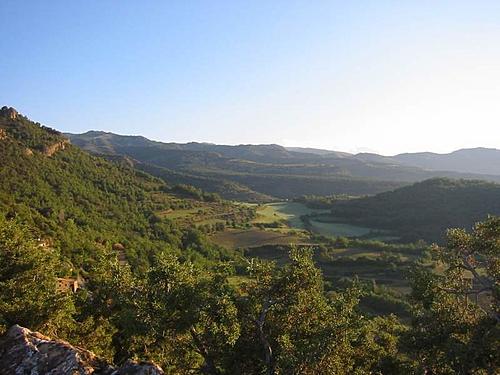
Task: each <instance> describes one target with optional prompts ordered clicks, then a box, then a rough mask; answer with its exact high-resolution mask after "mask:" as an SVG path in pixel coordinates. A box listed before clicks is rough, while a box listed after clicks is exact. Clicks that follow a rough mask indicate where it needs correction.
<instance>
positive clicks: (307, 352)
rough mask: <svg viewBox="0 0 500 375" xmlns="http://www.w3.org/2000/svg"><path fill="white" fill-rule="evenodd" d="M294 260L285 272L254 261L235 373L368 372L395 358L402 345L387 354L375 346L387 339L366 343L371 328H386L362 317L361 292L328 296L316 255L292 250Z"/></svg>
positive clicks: (352, 290) (392, 348)
mask: <svg viewBox="0 0 500 375" xmlns="http://www.w3.org/2000/svg"><path fill="white" fill-rule="evenodd" d="M290 260H291V263H290V264H287V265H285V266H284V267H283V268H281V269H279V268H277V267H276V266H275V265H274V264H272V263H265V262H259V261H254V262H252V264H251V271H252V275H253V277H254V280H253V281H252V282H251V283H249V284H247V286H246V288H245V293H246V294H247V295H248V297H246V298H245V299H244V301H243V302H242V305H243V306H242V308H241V309H242V312H243V317H242V321H243V322H244V323H246V324H245V326H244V328H243V333H242V335H241V336H240V340H239V343H238V346H237V352H236V354H235V356H236V359H235V361H234V364H233V366H234V367H233V369H232V373H249V374H261V373H265V374H269V375H271V374H273V375H274V374H351V373H367V372H370V371H371V370H372V369H376V368H378V367H380V366H381V364H379V362H380V360H381V359H387V357H389V356H392V355H393V354H394V352H395V351H396V349H395V347H396V344H391V346H389V347H388V348H384V349H383V350H382V349H381V346H382V344H378V345H375V344H374V343H375V342H380V340H381V339H379V338H377V340H376V339H375V338H373V339H372V340H368V339H365V340H363V339H362V338H363V337H362V335H366V333H367V331H369V330H370V328H377V329H378V328H380V327H382V325H379V326H378V327H377V326H376V325H369V324H367V321H366V320H365V319H364V318H363V317H362V316H361V315H360V314H359V313H358V311H357V305H358V302H359V297H360V294H361V290H360V289H359V288H358V287H356V286H353V287H352V288H350V289H348V290H346V291H344V292H338V293H333V294H332V295H331V296H329V297H328V296H326V294H325V292H324V290H323V279H322V275H321V272H320V271H319V269H318V268H316V267H315V265H314V263H313V261H312V252H311V251H304V250H298V249H292V251H291V252H290ZM392 323H393V322H388V323H387V325H388V326H390V325H391V324H392ZM391 329H392V332H394V331H396V330H395V329H393V328H391ZM388 332H389V333H388V336H387V337H389V336H390V338H386V339H384V340H385V341H387V342H390V343H394V342H395V341H397V340H396V339H395V338H394V337H393V336H394V334H393V333H391V331H390V330H389V331H388ZM378 334H380V331H379V332H378ZM373 337H375V333H373ZM382 341H383V340H382ZM385 341H384V342H385ZM368 343H369V344H370V345H367V344H368ZM384 345H385V344H384ZM382 351H383V355H382V354H380V352H382ZM365 356H371V357H370V358H371V359H370V361H364V360H363V357H365Z"/></svg>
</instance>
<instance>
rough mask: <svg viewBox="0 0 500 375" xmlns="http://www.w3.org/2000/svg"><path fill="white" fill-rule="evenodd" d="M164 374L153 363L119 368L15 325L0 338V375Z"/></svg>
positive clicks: (134, 364) (84, 351) (132, 363)
mask: <svg viewBox="0 0 500 375" xmlns="http://www.w3.org/2000/svg"><path fill="white" fill-rule="evenodd" d="M17 374H37V375H38V374H39V375H42V374H51V375H56V374H57V375H73V374H79V375H87V374H94V375H132V374H138V375H163V371H162V369H161V368H160V367H158V366H156V365H154V364H151V363H136V362H133V361H129V362H127V363H125V365H123V366H122V367H120V368H116V367H114V366H111V365H109V364H108V363H106V362H105V361H103V360H102V359H100V358H98V357H96V356H95V355H94V354H93V353H92V352H90V351H88V350H85V349H82V348H78V347H74V346H71V345H70V344H68V343H67V342H65V341H62V340H52V339H50V338H49V337H46V336H43V335H42V334H40V333H38V332H32V331H30V330H29V329H27V328H23V327H20V326H18V325H15V326H13V327H11V328H10V329H9V331H8V332H7V333H6V334H5V336H4V337H2V338H0V375H17Z"/></svg>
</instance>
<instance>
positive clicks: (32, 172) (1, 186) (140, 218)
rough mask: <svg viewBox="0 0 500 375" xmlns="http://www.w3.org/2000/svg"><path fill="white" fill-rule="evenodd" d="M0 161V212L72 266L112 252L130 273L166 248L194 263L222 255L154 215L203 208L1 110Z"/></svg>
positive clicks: (140, 174) (53, 132) (147, 177)
mask: <svg viewBox="0 0 500 375" xmlns="http://www.w3.org/2000/svg"><path fill="white" fill-rule="evenodd" d="M0 159H1V160H2V167H1V169H0V214H1V215H3V216H6V217H7V218H16V219H17V220H18V221H20V222H23V223H25V224H26V225H28V226H30V227H32V228H33V229H34V230H35V231H36V232H37V236H38V237H39V238H40V241H41V243H43V244H45V245H47V246H53V247H55V248H58V249H60V250H61V251H62V254H63V256H64V257H66V258H67V259H68V260H70V261H71V262H72V263H73V265H74V266H75V267H77V268H78V267H81V266H82V265H84V264H85V263H86V262H87V261H88V260H89V259H92V258H94V257H95V256H96V254H97V253H99V252H100V251H101V250H102V249H111V248H113V247H114V248H115V249H119V250H120V251H121V252H123V253H124V255H125V256H126V258H127V260H128V261H129V262H130V263H131V264H132V265H133V266H134V268H143V267H145V266H146V265H147V264H148V262H149V260H150V259H151V257H152V256H153V254H155V253H157V252H161V251H165V250H168V251H170V252H173V253H176V254H180V253H179V252H180V251H181V249H183V252H182V254H183V256H185V257H188V258H189V257H193V259H194V258H197V259H198V258H213V259H220V257H221V256H222V255H221V253H220V252H221V251H222V250H221V249H218V248H216V247H214V246H211V245H209V244H206V246H204V250H203V252H204V254H202V253H201V252H199V251H198V250H197V249H199V248H200V241H204V240H203V239H202V237H199V236H197V235H192V234H191V235H190V234H189V231H187V230H184V229H183V230H181V228H180V227H179V225H178V224H176V223H174V222H173V221H171V220H169V219H166V218H162V216H161V215H159V213H161V212H165V211H175V210H176V209H186V208H194V207H197V206H200V205H202V203H200V202H197V201H196V200H195V199H187V198H183V197H179V196H175V195H173V194H171V193H169V191H170V188H169V187H168V186H167V185H166V184H165V182H164V181H162V180H160V179H156V178H154V177H152V176H150V175H148V174H146V173H144V172H141V171H138V170H135V169H133V168H131V167H129V166H127V165H126V164H125V163H122V165H118V164H116V163H112V162H109V161H106V160H105V159H103V158H99V157H95V156H91V155H90V154H88V153H86V152H84V151H82V150H80V149H79V148H78V147H75V146H73V145H71V144H70V143H69V142H68V140H67V139H66V138H65V137H64V136H63V135H62V134H60V133H59V132H57V131H56V130H53V129H49V128H46V127H43V126H40V124H37V123H34V122H32V121H30V120H29V119H27V118H26V117H24V116H21V115H19V114H16V115H13V116H11V115H10V114H9V112H8V110H7V109H4V110H2V113H1V114H0ZM208 252H209V253H210V254H209V253H208ZM223 257H224V256H223Z"/></svg>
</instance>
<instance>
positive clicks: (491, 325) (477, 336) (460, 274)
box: [406, 217, 500, 374]
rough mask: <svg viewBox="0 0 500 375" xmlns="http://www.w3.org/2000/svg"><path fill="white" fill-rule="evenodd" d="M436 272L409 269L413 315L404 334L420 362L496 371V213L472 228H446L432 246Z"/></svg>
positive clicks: (499, 343) (499, 263) (446, 368)
mask: <svg viewBox="0 0 500 375" xmlns="http://www.w3.org/2000/svg"><path fill="white" fill-rule="evenodd" d="M433 253H434V258H435V259H436V261H437V262H438V265H439V268H440V269H442V272H433V271H432V270H430V269H428V268H427V267H424V266H422V265H421V266H419V267H417V268H416V269H415V270H414V272H413V292H412V297H413V299H414V302H415V317H414V320H413V323H412V329H411V331H410V333H409V335H408V337H407V340H406V341H407V343H408V346H409V348H410V351H411V353H412V354H413V355H414V356H415V357H416V359H417V361H418V362H419V363H420V364H421V367H423V368H424V369H426V370H428V371H432V372H433V373H437V374H454V373H460V374H470V373H477V374H496V373H498V372H499V371H500V358H499V356H498V353H500V340H499V339H498V338H499V337H500V330H499V320H500V315H499V296H500V294H499V290H500V289H499V287H500V278H499V276H500V260H499V259H500V257H499V256H500V218H499V217H489V218H488V219H487V220H485V221H483V222H480V223H477V224H476V226H475V227H474V229H473V231H472V233H467V232H466V231H465V230H462V229H451V230H449V231H448V233H447V245H446V246H444V247H439V246H434V247H433Z"/></svg>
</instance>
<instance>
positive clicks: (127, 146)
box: [67, 131, 500, 201]
mask: <svg viewBox="0 0 500 375" xmlns="http://www.w3.org/2000/svg"><path fill="white" fill-rule="evenodd" d="M67 136H68V137H69V138H70V139H71V141H72V143H74V144H75V145H78V146H80V147H82V148H83V149H85V150H87V151H90V152H93V153H96V154H105V155H122V156H127V157H129V158H132V159H133V160H135V162H136V164H137V166H138V167H139V168H141V169H144V170H147V171H148V172H149V173H152V174H154V175H156V176H159V177H163V178H166V179H170V180H174V181H176V182H177V181H178V182H180V181H182V183H189V184H192V185H194V186H197V187H200V188H203V189H206V190H208V191H214V192H218V193H220V194H221V195H222V196H224V197H226V198H231V199H233V198H237V199H242V200H249V201H259V200H262V199H263V198H264V197H276V198H280V199H283V198H288V199H289V198H293V197H295V196H298V195H304V194H314V195H329V194H351V195H366V194H376V193H379V192H382V191H387V190H392V189H395V188H397V187H401V186H404V185H408V184H410V183H413V182H417V181H422V180H425V179H428V178H433V177H449V178H465V179H482V180H488V181H500V171H498V174H497V173H494V172H497V170H498V168H499V167H498V165H500V151H499V150H486V149H472V150H460V151H457V152H456V153H453V154H449V155H451V156H449V157H447V158H445V156H446V155H438V154H429V155H436V158H435V160H436V162H433V160H434V159H433V158H432V157H427V158H426V159H425V160H426V162H425V163H424V162H423V161H422V158H421V157H420V156H419V155H421V154H402V155H396V156H394V157H386V156H382V155H377V154H366V153H364V154H356V155H353V154H349V153H343V152H335V151H329V150H319V149H310V148H296V147H290V148H286V147H282V146H279V145H237V146H227V145H216V144H211V143H196V142H191V143H185V144H181V143H162V142H157V141H151V140H149V139H147V138H144V137H141V136H123V135H118V134H113V133H107V132H100V131H90V132H87V133H83V134H67ZM409 155H414V156H412V157H410V156H409ZM425 155H427V154H425ZM464 158H467V159H468V161H469V162H468V163H467V164H466V165H465V166H464V168H463V170H459V169H460V168H459V165H460V163H459V160H460V159H464ZM412 160H415V161H414V162H413V161H412ZM447 160H448V161H447ZM418 164H420V165H418ZM445 165H450V170H446V169H443V166H445ZM474 165H478V167H477V168H476V169H475V168H474ZM479 166H480V167H479ZM485 172H490V174H484V173H485ZM211 180H213V181H219V182H223V184H226V186H227V187H229V186H231V189H229V190H228V191H225V189H223V188H221V187H220V186H218V187H216V186H214V184H212V183H210V181H211Z"/></svg>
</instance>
